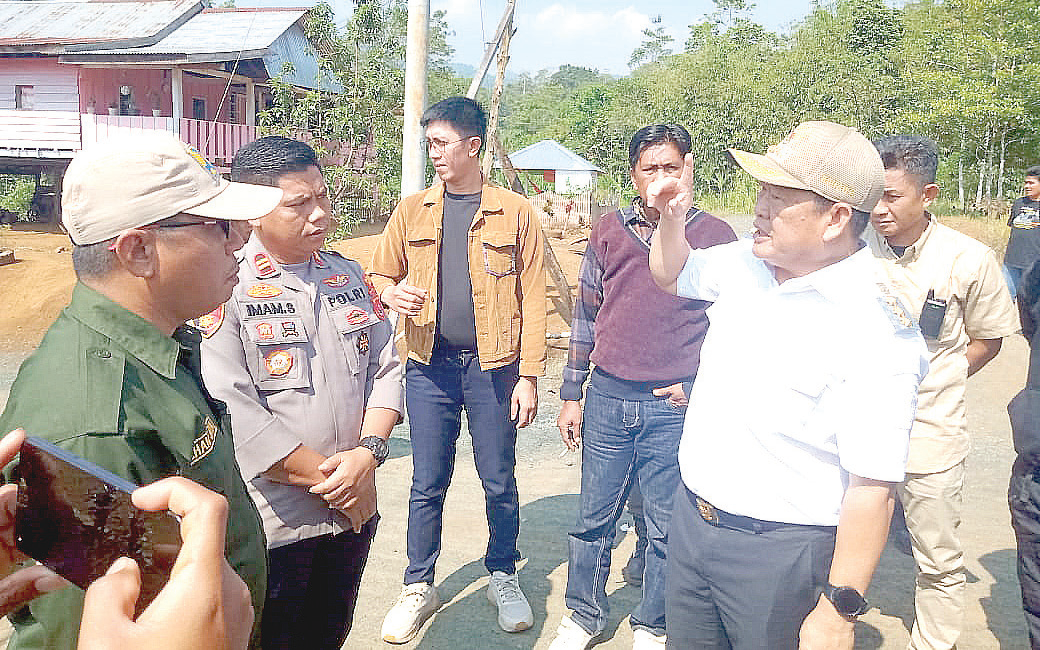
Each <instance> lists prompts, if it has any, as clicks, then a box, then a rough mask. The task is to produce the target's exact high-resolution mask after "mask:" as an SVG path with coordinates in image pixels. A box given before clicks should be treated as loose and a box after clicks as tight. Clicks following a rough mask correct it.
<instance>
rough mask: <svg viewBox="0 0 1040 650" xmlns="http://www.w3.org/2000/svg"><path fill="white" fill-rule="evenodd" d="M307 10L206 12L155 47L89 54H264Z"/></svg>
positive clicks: (208, 10)
mask: <svg viewBox="0 0 1040 650" xmlns="http://www.w3.org/2000/svg"><path fill="white" fill-rule="evenodd" d="M306 13H307V9H302V8H293V9H246V10H225V9H216V10H214V9H206V10H205V11H203V12H202V13H200V14H198V15H196V16H193V17H192V18H191V20H189V21H188V22H186V23H185V24H184V25H182V26H181V27H180V28H179V29H177V30H175V31H174V32H173V33H171V34H169V35H168V36H167V37H166V38H164V39H162V40H161V41H159V42H158V43H156V44H154V45H149V46H147V47H134V48H111V49H97V50H92V51H91V52H90V54H92V55H100V56H108V55H123V54H134V55H142V56H148V57H153V56H154V55H167V54H168V55H185V56H191V57H192V58H193V59H196V60H198V57H196V56H192V55H205V54H212V53H222V54H227V53H235V52H259V51H263V50H266V49H267V48H269V47H271V45H272V44H273V43H274V42H275V40H277V39H278V37H279V36H281V35H282V34H283V33H284V32H285V31H286V30H288V29H289V28H290V27H292V26H293V24H294V23H295V22H296V21H297V20H299V19H300V18H302V17H303V16H304V14H306Z"/></svg>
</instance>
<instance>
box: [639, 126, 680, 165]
mask: <svg viewBox="0 0 1040 650" xmlns="http://www.w3.org/2000/svg"><path fill="white" fill-rule="evenodd" d="M666 142H670V143H672V144H674V145H675V147H676V148H677V149H678V150H679V155H680V156H685V155H686V154H688V153H690V149H691V148H693V144H692V142H691V141H690V134H689V132H688V131H687V130H686V129H684V128H683V127H681V126H679V125H678V124H652V125H650V126H644V127H643V128H641V129H639V130H638V131H636V133H635V135H633V136H632V141H631V142H629V143H628V168H629V169H635V168H636V165H638V164H639V157H640V156H642V155H643V151H645V150H646V148H647V147H652V146H654V145H655V144H664V143H666Z"/></svg>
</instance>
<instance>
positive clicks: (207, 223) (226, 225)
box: [144, 219, 231, 237]
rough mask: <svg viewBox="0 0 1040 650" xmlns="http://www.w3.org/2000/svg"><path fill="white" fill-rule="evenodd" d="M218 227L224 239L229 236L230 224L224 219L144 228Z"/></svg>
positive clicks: (152, 225)
mask: <svg viewBox="0 0 1040 650" xmlns="http://www.w3.org/2000/svg"><path fill="white" fill-rule="evenodd" d="M212 225H217V226H220V229H221V230H223V231H224V237H230V236H231V222H230V221H227V220H225V219H207V220H205V221H180V222H176V223H153V224H150V225H148V226H144V227H145V228H187V227H188V226H212Z"/></svg>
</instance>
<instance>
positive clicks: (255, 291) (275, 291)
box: [246, 282, 282, 298]
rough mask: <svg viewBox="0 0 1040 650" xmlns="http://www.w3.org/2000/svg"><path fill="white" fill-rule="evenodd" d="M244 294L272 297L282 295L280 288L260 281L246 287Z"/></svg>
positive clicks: (251, 296) (254, 296) (256, 296)
mask: <svg viewBox="0 0 1040 650" xmlns="http://www.w3.org/2000/svg"><path fill="white" fill-rule="evenodd" d="M246 295H247V296H249V297H250V298H274V297H275V296H280V295H282V290H281V289H279V288H278V287H276V286H274V285H273V284H264V283H263V282H261V283H259V284H254V285H253V286H251V287H249V288H248V289H246Z"/></svg>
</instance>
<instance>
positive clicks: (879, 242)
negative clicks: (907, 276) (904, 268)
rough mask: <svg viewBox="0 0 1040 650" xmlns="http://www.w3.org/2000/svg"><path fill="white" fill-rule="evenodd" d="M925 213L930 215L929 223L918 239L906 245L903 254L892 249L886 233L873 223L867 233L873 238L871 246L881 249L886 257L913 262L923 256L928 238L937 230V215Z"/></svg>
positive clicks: (869, 237) (882, 254)
mask: <svg viewBox="0 0 1040 650" xmlns="http://www.w3.org/2000/svg"><path fill="white" fill-rule="evenodd" d="M925 215H926V216H927V217H928V225H927V226H925V228H924V232H922V233H921V236H920V237H918V238H917V241H915V242H914V243H912V244H910V245H909V246H907V247H906V250H904V251H903V254H902V255H897V254H896V252H895V251H894V250H892V245H891V244H889V243H888V240H887V239H885V237H884V235H882V234H881V233H879V232H878V231H876V230H874V226H872V225H871V226H868V234H867V237H868V239H872V240H873V242H872V243H873V246H871V248H874V249H875V250H877V251H879V252H880V253H881V256H882V257H884V258H886V259H890V260H901V261H906V262H913V261H914V260H916V259H917V258H919V257H920V256H921V251H922V250H923V249H924V247H925V244H926V243H927V241H928V238H929V237H930V236H931V234H932V232H933V231H935V217H934V216H932V213H931V212H925ZM868 243H870V242H868Z"/></svg>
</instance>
